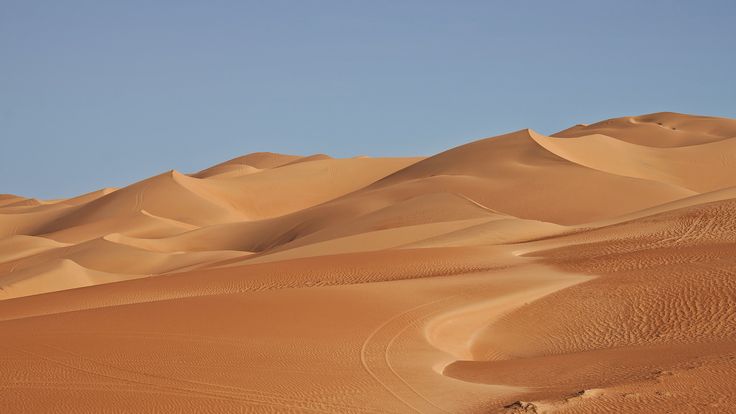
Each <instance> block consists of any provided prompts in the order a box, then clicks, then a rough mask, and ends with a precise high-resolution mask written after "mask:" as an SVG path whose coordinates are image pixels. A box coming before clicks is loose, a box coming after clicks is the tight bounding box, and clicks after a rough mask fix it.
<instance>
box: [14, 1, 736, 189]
mask: <svg viewBox="0 0 736 414" xmlns="http://www.w3.org/2000/svg"><path fill="white" fill-rule="evenodd" d="M735 20H736V2H733V1H694V0H693V1H656V0H654V1H605V2H604V1H596V0H588V1H471V0H467V1H450V0H445V1H432V0H422V1H412V0H390V1H383V0H371V1H367V0H361V1H354V0H335V1H328V0H322V1H320V0H293V1H280V0H268V1H224V0H213V1H186V0H179V1H173V0H172V1H164V0H157V1H153V0H149V1H135V0H131V1H105V0H91V1H76V0H65V1H63V2H62V1H55V0H54V1H25V0H21V1H8V0H0V143H1V144H2V147H0V193H17V194H22V195H26V196H34V197H41V198H54V197H64V196H71V195H75V194H79V193H83V192H87V191H92V190H95V189H98V188H101V187H104V186H122V185H126V184H129V183H131V182H133V181H137V180H139V179H142V178H145V177H148V176H151V175H154V174H156V173H159V172H162V171H165V170H168V169H172V168H174V169H178V170H181V171H183V172H193V171H195V170H198V169H201V168H204V167H207V166H209V165H211V164H214V163H217V162H220V161H224V160H226V159H229V158H232V157H235V156H238V155H242V154H245V153H249V152H255V151H274V152H285V153H296V154H305V155H307V154H312V153H319V152H321V153H328V154H330V155H333V156H339V157H347V156H354V155H371V156H389V155H390V156H403V155H430V154H433V153H436V152H439V151H441V150H444V149H447V148H450V147H453V146H457V145H460V144H462V143H465V142H468V141H471V140H474V139H478V138H482V137H486V136H492V135H497V134H500V133H504V132H509V131H513V130H518V129H521V128H527V127H528V128H533V129H535V130H538V131H540V132H543V133H552V132H555V131H557V130H560V129H563V128H565V127H567V126H570V125H573V124H576V123H581V122H583V123H587V122H592V121H597V120H601V119H605V118H610V117H615V116H623V115H635V114H641V113H649V112H657V111H677V112H686V113H698V114H707V115H716V116H727V117H736V77H735V76H734V73H736V53H734V50H736V25H735V24H734V21H735Z"/></svg>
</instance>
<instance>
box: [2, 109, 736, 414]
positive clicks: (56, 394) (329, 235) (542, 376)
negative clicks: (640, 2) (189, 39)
mask: <svg viewBox="0 0 736 414" xmlns="http://www.w3.org/2000/svg"><path fill="white" fill-rule="evenodd" d="M735 145H736V121H734V120H730V119H722V118H712V117H703V116H692V115H683V114H674V113H657V114H649V115H642V116H636V117H625V118H617V119H611V120H607V121H602V122H599V123H596V124H592V125H588V126H584V125H578V126H575V127H573V128H570V129H567V130H565V131H562V132H560V133H558V134H554V135H552V136H544V135H542V134H539V133H537V132H534V131H531V130H521V131H517V132H513V133H510V134H506V135H501V136H498V137H493V138H487V139H483V140H480V141H476V142H472V143H469V144H466V145H462V146H459V147H456V148H453V149H450V150H448V151H445V152H443V153H440V154H437V155H435V156H432V157H428V158H367V157H358V158H351V159H334V158H330V157H328V156H326V155H322V154H317V155H312V156H306V157H302V156H295V155H282V154H273V153H255V154H249V155H246V156H243V157H238V158H234V159H232V160H230V161H227V162H224V163H222V164H218V165H215V166H213V167H210V168H207V169H205V170H202V171H200V172H197V173H193V174H182V173H179V172H176V171H169V172H166V173H163V174H160V175H158V176H155V177H152V178H149V179H147V180H143V181H141V182H138V183H134V184H132V185H130V186H127V187H124V188H120V189H103V190H99V191H95V192H91V193H88V194H84V195H81V196H78V197H75V198H70V199H64V200H37V199H33V198H25V197H22V196H16V195H0V338H2V341H0V348H1V349H2V353H0V388H1V391H0V392H1V393H2V394H0V412H2V413H6V412H7V413H40V412H43V413H68V412H92V413H104V412H109V413H117V412H121V413H123V412H125V413H160V412H172V413H173V412H197V413H200V412H201V413H230V412H233V413H302V412H304V413H315V412H316V413H533V412H537V413H542V412H560V413H606V412H609V413H619V412H629V413H642V412H646V413H659V412H692V413H727V412H736V397H734V396H735V395H736V381H734V380H733V378H735V377H736V259H735V258H736V178H734V177H736V158H734V154H736V146H735Z"/></svg>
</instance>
